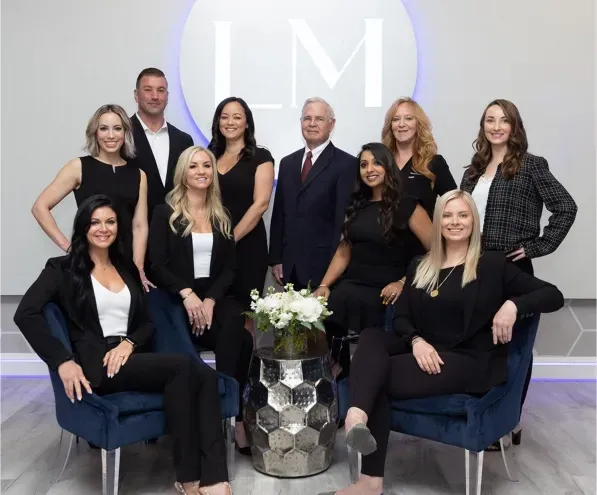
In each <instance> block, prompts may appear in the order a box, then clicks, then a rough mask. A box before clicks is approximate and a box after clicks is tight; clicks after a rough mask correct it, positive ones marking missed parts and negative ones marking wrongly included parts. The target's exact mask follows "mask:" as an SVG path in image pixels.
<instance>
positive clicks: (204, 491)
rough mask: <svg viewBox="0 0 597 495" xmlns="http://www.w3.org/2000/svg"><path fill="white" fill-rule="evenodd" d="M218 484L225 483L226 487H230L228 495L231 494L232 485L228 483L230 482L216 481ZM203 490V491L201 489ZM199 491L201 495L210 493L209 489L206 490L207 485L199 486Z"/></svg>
mask: <svg viewBox="0 0 597 495" xmlns="http://www.w3.org/2000/svg"><path fill="white" fill-rule="evenodd" d="M218 484H219V485H226V486H227V487H228V488H230V495H232V486H231V485H230V483H228V482H227V481H222V482H221V483H218ZM201 490H203V491H201ZM199 493H200V494H201V495H210V493H209V491H208V490H207V487H205V486H202V487H201V488H199Z"/></svg>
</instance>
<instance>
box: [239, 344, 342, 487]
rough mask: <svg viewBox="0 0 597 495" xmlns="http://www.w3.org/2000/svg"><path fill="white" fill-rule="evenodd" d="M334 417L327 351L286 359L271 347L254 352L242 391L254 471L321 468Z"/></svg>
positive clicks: (328, 453)
mask: <svg viewBox="0 0 597 495" xmlns="http://www.w3.org/2000/svg"><path fill="white" fill-rule="evenodd" d="M337 419H338V393H337V389H336V382H335V381H334V380H333V378H332V372H331V369H330V366H329V362H328V358H327V354H326V353H325V352H322V351H317V350H313V351H309V352H308V353H307V354H305V355H304V356H301V357H300V358H298V359H287V358H282V357H277V356H276V355H275V353H274V352H273V348H271V347H262V348H259V349H256V350H255V352H254V353H253V358H252V360H251V366H250V369H249V379H248V382H247V386H246V387H245V390H244V425H245V430H246V431H247V433H248V436H249V438H250V440H251V453H252V455H253V466H254V467H255V469H257V471H260V472H262V473H264V474H268V475H271V476H278V477H283V478H295V477H300V476H311V475H314V474H317V473H321V472H322V471H325V470H326V469H327V468H328V467H329V466H330V463H331V461H332V450H333V447H334V440H335V438H336V424H337Z"/></svg>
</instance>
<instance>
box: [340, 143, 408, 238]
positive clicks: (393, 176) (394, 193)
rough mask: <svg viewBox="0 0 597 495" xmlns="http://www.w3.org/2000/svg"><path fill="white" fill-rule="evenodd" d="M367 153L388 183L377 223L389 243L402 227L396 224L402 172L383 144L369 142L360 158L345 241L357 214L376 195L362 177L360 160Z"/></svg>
mask: <svg viewBox="0 0 597 495" xmlns="http://www.w3.org/2000/svg"><path fill="white" fill-rule="evenodd" d="M365 151H369V152H370V153H371V154H372V155H373V158H374V159H375V161H376V162H377V164H379V165H381V166H382V167H383V168H384V171H385V179H384V181H385V183H384V187H383V191H382V194H381V205H380V210H379V218H378V220H377V221H378V222H379V224H380V225H381V227H382V230H383V237H384V240H385V241H386V242H388V243H390V242H392V240H394V239H395V238H396V231H397V230H398V229H399V228H402V226H401V225H397V224H396V219H397V218H398V210H399V209H400V205H401V202H402V197H403V192H402V181H401V180H400V173H399V171H398V167H397V166H396V162H395V160H394V156H393V155H392V152H391V151H390V150H389V149H388V148H387V146H385V145H384V144H382V143H368V144H365V145H363V147H362V148H361V151H360V152H359V154H358V156H357V161H356V163H357V177H358V178H357V180H356V182H355V187H354V190H353V192H352V195H351V198H350V203H349V205H348V208H347V209H346V220H344V225H343V227H342V234H343V242H350V241H349V239H348V228H349V226H350V224H351V223H352V222H353V221H354V219H355V218H356V216H357V214H358V212H359V211H360V210H361V209H363V208H364V207H365V206H366V205H367V203H368V202H369V201H371V198H372V196H373V191H372V189H371V188H370V187H369V186H368V185H366V184H365V183H364V182H363V181H362V180H361V178H360V167H361V157H362V155H363V153H364V152H365Z"/></svg>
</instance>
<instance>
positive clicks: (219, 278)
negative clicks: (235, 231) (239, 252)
mask: <svg viewBox="0 0 597 495" xmlns="http://www.w3.org/2000/svg"><path fill="white" fill-rule="evenodd" d="M171 214H172V208H170V206H169V205H167V204H163V205H160V206H158V207H156V209H155V211H154V214H153V218H152V220H151V228H150V229H149V243H148V246H149V261H150V264H151V268H150V270H151V281H152V282H153V283H155V284H156V285H157V286H158V287H162V288H164V289H166V290H167V291H168V292H171V293H172V294H175V295H179V294H178V293H179V292H180V291H181V290H182V289H186V288H191V289H192V288H193V282H194V280H195V270H194V266H193V238H192V236H191V235H188V236H186V237H182V236H181V235H180V234H175V233H174V232H172V229H171V228H170V225H169V223H168V222H169V219H170V215H171ZM177 227H178V229H177V230H180V231H181V232H182V231H183V230H184V228H183V227H181V226H180V225H177ZM212 232H213V247H212V251H211V264H210V267H209V277H210V278H211V280H212V283H211V286H210V287H209V289H208V290H207V292H206V294H205V297H211V298H213V299H215V300H216V301H217V300H218V299H221V298H223V297H225V296H226V293H227V292H228V289H229V288H230V286H231V285H232V283H233V282H234V277H235V275H236V248H235V244H234V239H233V238H230V239H227V238H226V237H224V236H223V235H222V233H221V232H220V231H219V230H218V229H216V227H215V226H213V225H212Z"/></svg>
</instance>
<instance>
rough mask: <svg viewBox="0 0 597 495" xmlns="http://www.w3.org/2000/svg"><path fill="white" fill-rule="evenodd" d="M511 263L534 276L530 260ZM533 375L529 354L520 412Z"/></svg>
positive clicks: (524, 259) (523, 259)
mask: <svg viewBox="0 0 597 495" xmlns="http://www.w3.org/2000/svg"><path fill="white" fill-rule="evenodd" d="M513 263H514V264H515V265H516V266H517V267H518V268H520V269H521V270H522V271H523V272H525V273H528V274H529V275H535V270H534V269H533V262H532V261H531V260H530V258H522V259H520V260H518V261H513ZM532 374H533V355H532V354H531V362H530V363H529V369H528V371H527V376H526V377H525V379H524V386H523V388H522V401H521V402H520V411H521V412H522V406H524V401H525V400H526V398H527V392H528V391H529V385H530V384H531V376H532Z"/></svg>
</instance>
